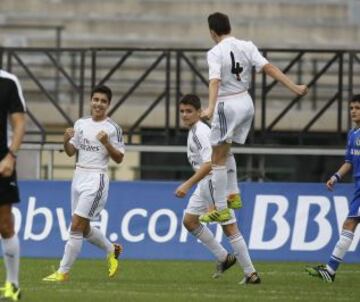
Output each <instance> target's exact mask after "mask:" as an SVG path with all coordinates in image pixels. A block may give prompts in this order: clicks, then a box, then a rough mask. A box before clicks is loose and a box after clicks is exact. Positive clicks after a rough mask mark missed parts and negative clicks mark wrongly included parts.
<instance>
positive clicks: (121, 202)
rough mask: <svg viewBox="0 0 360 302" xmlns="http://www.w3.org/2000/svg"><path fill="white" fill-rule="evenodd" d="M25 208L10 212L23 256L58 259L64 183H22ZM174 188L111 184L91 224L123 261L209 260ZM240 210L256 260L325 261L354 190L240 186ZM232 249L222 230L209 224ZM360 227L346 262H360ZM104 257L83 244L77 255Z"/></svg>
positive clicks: (65, 219) (66, 217)
mask: <svg viewBox="0 0 360 302" xmlns="http://www.w3.org/2000/svg"><path fill="white" fill-rule="evenodd" d="M19 185H20V188H21V198H22V202H21V203H20V204H18V205H16V206H15V207H14V209H13V213H14V216H15V224H16V226H15V227H16V230H17V231H18V233H19V237H20V240H21V254H22V256H24V257H46V258H47V257H57V258H60V257H61V256H62V253H63V249H64V243H65V240H66V239H67V238H68V227H69V223H70V201H69V200H70V182H69V181H20V182H19ZM178 185H179V183H178V182H150V181H146V182H145V181H143V182H141V181H139V182H112V183H111V185H110V192H109V198H108V203H107V205H106V210H104V211H103V212H102V213H101V215H100V218H99V220H97V221H94V222H93V224H94V225H95V226H97V227H99V228H100V229H101V230H102V231H103V232H104V233H106V235H107V236H109V237H110V239H111V240H112V241H119V242H121V243H122V244H123V246H124V254H123V257H124V258H127V259H189V260H190V259H191V260H209V259H212V256H211V254H210V253H209V252H208V251H207V250H206V249H205V247H203V246H202V245H201V243H199V242H197V240H195V239H194V238H193V237H192V236H191V235H189V234H188V233H187V231H186V230H185V228H184V227H183V226H182V223H181V220H182V217H183V213H184V209H185V207H186V204H187V199H178V198H176V197H175V196H174V191H175V189H176V187H177V186H178ZM240 187H241V190H242V198H243V201H244V206H243V208H242V209H241V210H239V211H236V215H237V218H238V222H239V225H240V228H241V231H242V234H243V235H244V237H245V240H246V242H247V243H248V245H249V249H250V253H251V256H252V257H253V259H254V260H255V261H256V260H265V261H269V260H274V261H275V260H276V261H324V260H326V259H327V258H328V256H329V255H330V253H331V251H332V249H333V246H334V244H335V243H336V241H337V240H338V237H339V232H340V230H341V226H342V223H343V221H344V219H345V218H346V215H347V212H348V203H349V202H350V201H351V198H352V192H353V186H352V185H351V184H338V185H337V187H336V190H335V191H334V193H332V192H328V191H327V190H326V188H325V186H324V184H317V183H241V184H240ZM210 228H211V229H212V230H213V231H214V232H215V234H216V237H217V239H218V240H220V241H222V242H223V243H224V245H225V246H226V247H227V248H228V249H229V245H228V243H227V240H226V238H224V237H223V236H222V232H221V229H220V227H219V226H217V225H216V224H213V225H210ZM359 240H360V231H359V229H358V230H357V232H356V233H355V237H354V240H353V243H352V245H351V247H350V251H349V252H348V254H347V255H346V258H345V261H347V262H358V263H360V257H359V250H358V249H357V246H358V243H359ZM103 256H104V255H103V253H102V252H101V251H99V250H98V249H97V248H96V247H93V246H90V245H89V244H85V245H84V246H83V251H82V254H81V257H83V258H99V257H103Z"/></svg>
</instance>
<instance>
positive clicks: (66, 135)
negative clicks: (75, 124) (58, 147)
mask: <svg viewBox="0 0 360 302" xmlns="http://www.w3.org/2000/svg"><path fill="white" fill-rule="evenodd" d="M74 135H75V130H74V128H67V129H65V132H64V143H67V142H68V141H69V140H70V139H71V138H72V137H74Z"/></svg>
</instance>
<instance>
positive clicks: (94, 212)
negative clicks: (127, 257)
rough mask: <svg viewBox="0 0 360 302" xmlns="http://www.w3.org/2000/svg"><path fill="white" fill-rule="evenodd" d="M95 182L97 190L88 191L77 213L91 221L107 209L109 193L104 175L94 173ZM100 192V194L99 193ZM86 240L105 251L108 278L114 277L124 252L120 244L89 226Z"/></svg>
mask: <svg viewBox="0 0 360 302" xmlns="http://www.w3.org/2000/svg"><path fill="white" fill-rule="evenodd" d="M92 179H93V180H91V181H92V182H93V183H94V187H95V190H94V189H93V190H92V191H90V190H87V193H86V195H87V197H86V199H87V200H89V201H90V202H87V203H86V205H84V206H78V208H77V210H76V212H77V213H78V214H79V215H80V214H81V215H82V216H86V217H88V218H89V219H90V220H94V219H96V218H97V217H98V216H99V215H100V213H101V211H102V210H103V209H104V208H105V205H106V202H107V197H108V192H109V178H108V176H107V175H106V174H104V173H94V175H93V177H92ZM99 192H100V193H99ZM84 237H85V239H86V240H87V241H88V242H89V243H91V244H93V245H95V246H97V247H99V248H100V249H102V250H104V251H105V254H106V259H107V265H108V276H109V277H110V278H112V277H114V276H115V274H116V273H117V271H118V269H119V261H118V257H119V255H120V253H121V251H122V247H121V245H120V244H116V243H114V244H113V243H111V241H110V240H109V239H108V238H107V237H106V236H105V235H104V234H103V233H102V232H101V231H100V230H99V229H98V228H96V227H92V226H91V225H90V224H89V228H88V229H86V230H85V232H84Z"/></svg>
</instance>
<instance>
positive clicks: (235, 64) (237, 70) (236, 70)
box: [230, 51, 243, 81]
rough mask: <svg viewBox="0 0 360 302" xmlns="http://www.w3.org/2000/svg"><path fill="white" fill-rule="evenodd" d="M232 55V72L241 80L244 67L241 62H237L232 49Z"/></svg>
mask: <svg viewBox="0 0 360 302" xmlns="http://www.w3.org/2000/svg"><path fill="white" fill-rule="evenodd" d="M230 57H231V73H233V74H235V75H236V79H237V80H238V81H241V78H240V74H241V72H242V71H243V68H242V67H241V66H240V63H239V62H235V57H234V53H233V52H232V51H230Z"/></svg>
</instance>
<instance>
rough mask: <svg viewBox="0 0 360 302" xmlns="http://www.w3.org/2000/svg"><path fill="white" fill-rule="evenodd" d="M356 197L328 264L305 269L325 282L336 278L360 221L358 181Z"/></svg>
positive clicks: (359, 188) (359, 189)
mask: <svg viewBox="0 0 360 302" xmlns="http://www.w3.org/2000/svg"><path fill="white" fill-rule="evenodd" d="M356 187H357V189H356V191H355V194H354V195H355V197H354V198H353V200H352V201H351V203H350V208H349V214H348V217H347V218H346V220H345V222H344V224H343V228H342V231H341V234H340V238H339V240H338V242H337V243H336V245H335V247H334V250H333V252H332V254H331V257H330V259H329V261H328V263H327V265H326V266H325V265H318V266H315V267H305V270H306V271H307V272H308V273H309V274H310V275H311V276H315V277H319V278H321V279H322V280H324V281H325V282H328V283H332V282H334V280H335V274H336V271H337V269H338V268H339V265H340V263H341V262H342V260H343V258H344V256H345V254H346V252H347V251H348V250H349V248H350V245H351V243H352V241H353V238H354V232H355V230H356V227H357V225H358V224H359V222H360V216H359V211H360V185H359V182H357V183H356Z"/></svg>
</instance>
